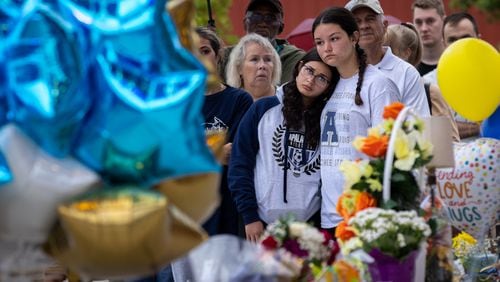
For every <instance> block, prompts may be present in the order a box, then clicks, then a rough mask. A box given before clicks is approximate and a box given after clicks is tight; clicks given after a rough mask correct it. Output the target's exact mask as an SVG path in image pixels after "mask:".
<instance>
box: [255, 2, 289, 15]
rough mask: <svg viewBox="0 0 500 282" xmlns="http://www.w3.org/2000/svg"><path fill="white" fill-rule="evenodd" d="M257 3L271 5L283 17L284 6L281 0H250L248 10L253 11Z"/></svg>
mask: <svg viewBox="0 0 500 282" xmlns="http://www.w3.org/2000/svg"><path fill="white" fill-rule="evenodd" d="M257 4H265V5H269V6H271V7H273V8H274V9H275V10H276V12H278V13H280V15H281V16H282V17H283V6H282V5H281V2H280V1H279V0H250V2H249V3H248V6H247V10H246V11H247V12H248V11H252V10H253V9H255V6H257Z"/></svg>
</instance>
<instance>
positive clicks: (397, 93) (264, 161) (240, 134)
mask: <svg viewBox="0 0 500 282" xmlns="http://www.w3.org/2000/svg"><path fill="white" fill-rule="evenodd" d="M411 9H412V11H413V23H401V24H397V25H391V26H389V25H388V21H387V20H386V19H385V18H384V11H383V7H382V6H381V5H380V2H379V1H378V0H368V1H360V0H351V1H349V2H348V3H346V5H345V7H331V8H328V9H326V10H324V11H323V12H322V13H321V14H319V15H318V16H317V17H316V19H315V21H314V23H313V26H312V34H313V38H314V44H315V47H314V48H313V49H311V50H301V49H299V48H297V47H296V46H293V45H291V44H289V43H288V42H286V41H285V40H282V39H278V38H277V36H278V35H279V34H280V33H281V31H282V30H283V22H284V21H283V17H284V13H283V7H282V4H281V2H280V1H279V0H251V1H249V3H248V6H247V9H246V14H245V17H244V19H243V22H244V27H245V31H246V35H245V36H243V37H242V38H241V39H240V40H239V42H238V43H237V44H236V45H235V46H227V47H219V45H220V44H218V45H217V46H218V47H217V48H216V49H215V48H212V50H211V52H205V51H204V50H205V49H206V48H207V46H210V44H202V46H201V47H200V54H201V55H202V56H208V55H210V56H211V60H212V62H213V64H215V65H216V66H217V69H218V73H219V75H220V78H221V80H222V81H224V83H222V84H220V88H222V89H223V88H230V89H240V90H241V91H243V92H247V93H248V94H249V95H250V96H251V97H252V99H253V103H252V102H248V101H247V100H245V102H244V103H243V104H242V105H240V106H238V104H237V103H234V102H232V100H231V99H229V98H227V99H228V102H227V103H228V104H229V106H228V107H229V108H228V112H230V113H232V116H237V117H238V118H237V119H234V120H232V122H229V120H226V119H224V118H220V117H215V116H213V114H212V115H210V116H208V115H207V116H206V117H207V125H209V124H213V121H212V120H208V119H213V118H216V119H217V120H219V122H220V124H223V125H224V126H225V127H227V128H228V129H229V130H230V132H231V134H230V138H229V140H228V146H230V147H231V149H230V150H231V152H229V151H228V161H227V166H225V169H224V172H225V174H224V179H223V181H222V183H223V185H221V195H222V197H223V205H222V206H221V208H220V209H221V210H220V211H219V212H218V213H216V216H217V217H220V218H219V219H217V220H216V221H217V222H218V224H219V225H220V226H224V225H226V226H227V223H228V222H232V224H230V226H232V228H229V229H230V231H229V232H228V230H229V229H227V228H221V227H220V226H219V227H214V228H215V229H211V234H220V233H230V234H234V235H239V236H242V237H243V238H246V239H248V240H252V241H256V240H257V239H258V238H259V236H260V235H261V234H262V233H263V231H264V229H265V226H266V225H267V224H269V223H271V222H273V221H274V220H276V219H277V218H279V217H280V216H284V215H286V214H288V213H292V214H293V215H294V216H296V217H297V218H298V219H300V220H305V221H312V222H314V223H315V224H316V225H317V226H318V227H320V228H323V229H325V230H328V231H330V232H331V233H332V235H335V227H336V226H337V224H338V222H339V221H340V216H339V215H338V214H337V212H336V203H337V200H338V197H339V196H340V194H341V193H342V187H343V176H342V174H341V172H340V171H339V165H340V163H341V162H342V161H343V160H354V159H356V158H360V157H362V156H361V155H359V154H358V153H357V152H356V151H355V150H354V148H353V146H352V141H353V140H354V137H355V136H358V135H362V136H364V135H366V133H367V129H368V128H370V127H372V126H374V125H376V124H378V123H379V122H380V121H381V120H382V111H383V109H384V107H385V106H386V105H388V104H390V103H392V102H394V101H399V102H402V103H403V104H405V105H406V106H410V107H412V108H413V109H414V111H415V112H416V113H418V114H419V115H420V116H422V117H426V116H430V115H433V116H445V117H447V118H448V120H449V122H450V124H451V127H452V132H451V135H452V137H453V139H454V140H455V141H457V142H458V141H460V140H461V138H462V139H464V138H471V137H472V138H475V137H477V136H478V135H479V125H478V124H477V123H473V122H469V121H467V120H465V119H463V118H461V117H460V116H458V115H457V114H456V113H455V112H454V111H453V110H452V109H451V108H450V107H449V106H448V105H447V103H446V101H445V100H444V99H443V97H442V95H441V92H440V90H439V87H438V85H437V81H436V67H437V62H438V60H439V57H440V55H441V54H442V53H443V51H444V50H445V48H446V47H447V46H448V45H450V44H451V43H453V42H454V41H456V40H459V39H461V38H466V37H479V32H478V28H477V24H476V22H475V20H474V18H473V17H472V16H471V15H470V14H468V13H465V12H460V13H455V14H451V15H448V16H445V12H444V7H443V3H442V1H441V0H415V1H414V2H413V4H412V7H411ZM204 33H207V34H210V36H211V37H213V38H215V39H216V38H217V35H216V33H215V32H214V31H211V30H209V29H206V28H205V29H204ZM199 34H200V36H201V37H202V39H203V38H205V37H206V35H204V34H202V33H200V32H199ZM215 39H214V40H215ZM217 41H218V42H219V39H217ZM202 42H203V41H202ZM212 46H213V44H212ZM207 95H208V96H207V98H208V99H207V105H206V106H207V109H208V108H210V107H215V108H218V109H220V107H224V103H225V102H224V100H223V99H221V100H220V105H217V106H215V105H213V104H211V103H209V101H210V100H211V98H210V94H207ZM241 95H243V94H241ZM225 99H226V98H225ZM233 99H234V98H233ZM250 104H251V106H250ZM244 112H246V113H245V114H243V113H244ZM229 156H230V157H229ZM225 165H226V164H225ZM226 172H227V173H226ZM224 209H227V210H230V211H232V214H226V213H225V212H224V211H222V210H224ZM236 219H237V220H236ZM236 221H238V222H239V224H236ZM212 227H213V226H212Z"/></svg>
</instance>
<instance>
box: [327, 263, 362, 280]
mask: <svg viewBox="0 0 500 282" xmlns="http://www.w3.org/2000/svg"><path fill="white" fill-rule="evenodd" d="M333 269H334V271H335V274H336V275H335V278H337V280H336V281H339V282H355V281H360V278H359V273H358V270H357V269H356V268H355V267H353V266H352V265H351V264H349V263H348V262H346V261H345V260H338V261H336V262H335V263H334V264H333Z"/></svg>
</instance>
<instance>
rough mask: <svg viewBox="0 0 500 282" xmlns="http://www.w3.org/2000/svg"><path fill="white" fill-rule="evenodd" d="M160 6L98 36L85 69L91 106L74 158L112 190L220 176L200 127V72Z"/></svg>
mask: <svg viewBox="0 0 500 282" xmlns="http://www.w3.org/2000/svg"><path fill="white" fill-rule="evenodd" d="M164 7H165V1H157V2H156V3H155V5H154V6H151V7H149V8H148V9H152V10H153V12H147V13H146V11H144V13H146V14H150V15H152V18H151V20H150V21H149V22H147V23H148V24H144V25H143V26H136V27H135V28H133V29H130V30H125V31H123V30H122V32H121V33H118V34H112V35H107V36H104V37H103V43H102V48H101V49H100V50H99V52H98V54H97V57H96V64H95V66H94V68H93V69H92V74H93V76H92V81H93V82H94V84H93V87H92V89H93V91H92V93H93V94H94V97H93V98H94V101H95V104H94V108H93V110H92V112H91V113H90V115H89V117H88V120H87V122H86V123H85V125H84V127H83V130H82V134H81V138H80V139H79V142H78V144H77V147H76V150H75V154H76V156H77V157H78V158H79V159H80V160H81V161H82V162H83V163H85V164H87V165H88V166H90V167H91V168H93V169H94V170H96V171H98V172H99V173H101V174H102V175H103V176H104V177H105V178H106V179H108V180H110V181H111V182H112V183H119V182H126V183H138V184H145V185H150V184H153V183H157V182H159V181H160V180H163V179H165V178H175V177H179V176H185V175H192V174H200V173H205V172H218V171H219V166H218V165H217V163H216V161H215V159H214V157H213V156H212V154H211V153H210V151H209V150H208V148H207V145H206V144H205V136H204V130H203V128H202V127H201V126H200V125H201V124H202V123H203V117H202V115H201V107H202V104H203V100H204V96H203V92H204V88H205V79H206V71H205V69H204V68H203V66H202V65H201V64H200V63H199V62H198V61H197V60H196V58H195V57H194V56H193V55H192V54H191V53H189V52H188V51H187V50H186V49H184V48H183V47H182V46H181V44H180V43H179V40H178V38H177V32H176V29H175V26H174V24H173V22H172V21H171V19H170V16H169V15H168V14H167V13H166V12H165V10H164ZM148 11H149V10H148ZM124 25H125V24H124ZM136 42H141V44H135V43H136Z"/></svg>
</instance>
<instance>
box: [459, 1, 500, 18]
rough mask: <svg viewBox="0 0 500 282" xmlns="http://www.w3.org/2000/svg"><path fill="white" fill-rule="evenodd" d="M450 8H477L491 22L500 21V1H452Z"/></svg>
mask: <svg viewBox="0 0 500 282" xmlns="http://www.w3.org/2000/svg"><path fill="white" fill-rule="evenodd" d="M450 6H451V7H452V8H457V9H461V10H467V9H469V8H470V7H475V8H477V9H478V10H479V11H481V12H483V13H485V14H486V15H487V17H488V19H489V20H491V21H499V20H500V0H451V1H450Z"/></svg>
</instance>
